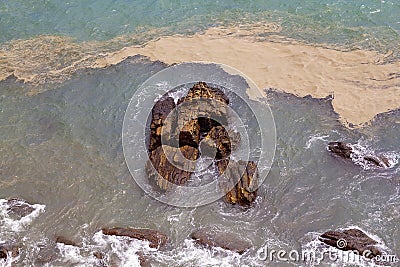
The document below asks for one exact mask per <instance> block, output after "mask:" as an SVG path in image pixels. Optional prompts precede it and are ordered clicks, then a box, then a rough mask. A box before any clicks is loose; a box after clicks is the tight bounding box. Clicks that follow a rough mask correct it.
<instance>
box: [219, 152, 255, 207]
mask: <svg viewBox="0 0 400 267" xmlns="http://www.w3.org/2000/svg"><path fill="white" fill-rule="evenodd" d="M228 166H229V168H228ZM217 168H218V171H219V173H220V175H223V176H222V177H221V180H220V183H219V185H220V187H221V188H222V190H224V191H225V193H226V195H225V197H224V199H225V201H226V202H228V203H231V204H239V205H241V206H250V205H251V204H252V203H253V202H254V201H255V200H256V197H257V188H258V171H257V164H256V163H255V162H253V161H248V162H246V161H243V160H239V161H238V162H236V161H232V160H229V159H224V160H220V161H218V162H217Z"/></svg>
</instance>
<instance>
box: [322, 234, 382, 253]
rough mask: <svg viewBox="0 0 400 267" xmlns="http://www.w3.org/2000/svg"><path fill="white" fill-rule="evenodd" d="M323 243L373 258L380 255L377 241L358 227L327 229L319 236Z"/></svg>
mask: <svg viewBox="0 0 400 267" xmlns="http://www.w3.org/2000/svg"><path fill="white" fill-rule="evenodd" d="M319 240H320V241H322V242H324V243H325V244H327V245H329V246H332V247H336V248H338V249H340V250H344V251H349V250H353V251H358V253H359V255H363V256H365V257H367V258H374V257H376V256H378V255H382V251H381V249H380V248H379V247H378V246H377V245H378V241H376V240H374V239H372V238H371V237H369V236H368V235H367V234H365V233H364V232H363V231H361V230H359V229H348V230H343V231H328V232H326V233H324V234H322V235H321V236H320V238H319Z"/></svg>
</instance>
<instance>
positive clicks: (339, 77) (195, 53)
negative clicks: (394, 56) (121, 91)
mask: <svg viewBox="0 0 400 267" xmlns="http://www.w3.org/2000/svg"><path fill="white" fill-rule="evenodd" d="M268 30H269V29H266V31H268ZM260 31H262V29H261V30H260V27H257V31H256V32H257V34H259V33H260ZM138 54H140V55H143V56H146V57H149V58H150V59H152V60H160V61H163V62H165V63H168V64H172V63H181V62H190V61H209V62H217V63H223V64H226V65H229V66H232V67H234V68H236V69H238V70H239V71H241V72H243V73H245V74H246V75H247V76H249V77H250V79H252V80H253V81H254V82H255V83H256V84H257V85H258V86H259V87H260V88H276V89H279V90H282V91H285V92H288V93H293V94H295V95H298V96H301V97H302V96H306V95H311V96H313V97H316V98H324V97H326V96H328V95H332V94H333V95H334V100H333V106H334V109H335V111H336V112H337V113H338V114H339V115H340V116H341V119H342V121H343V122H344V123H345V124H347V123H352V124H354V125H362V124H363V123H365V122H368V121H370V120H371V119H372V118H373V117H374V116H375V115H377V114H379V113H382V112H386V111H389V110H393V109H397V108H400V62H395V63H391V64H382V63H381V61H382V58H383V57H384V55H381V54H378V53H375V52H372V51H365V50H354V51H348V52H343V51H338V50H334V49H328V48H324V47H320V46H313V45H308V44H301V43H295V42H286V41H284V40H280V39H279V38H275V39H274V38H273V37H270V38H266V39H265V40H263V41H260V40H255V39H254V38H252V37H251V35H249V30H246V31H245V32H243V34H242V33H241V32H240V28H232V29H227V28H224V29H222V28H211V29H209V30H207V31H206V32H205V33H202V34H195V35H194V36H180V35H176V36H168V37H161V38H160V39H157V40H154V41H150V42H148V43H147V44H146V45H144V46H132V47H125V48H123V49H121V50H119V51H116V52H112V53H103V54H102V55H101V56H99V55H97V56H96V58H95V60H93V61H92V62H91V63H90V67H92V68H105V67H108V66H110V65H114V64H117V63H120V62H121V61H123V60H124V59H126V58H127V57H129V56H134V55H138ZM76 67H78V65H76ZM85 67H88V66H85ZM78 68H79V67H78ZM57 71H60V70H52V72H53V73H56V72H57ZM61 71H62V70H61ZM14 75H15V76H16V77H18V75H16V74H15V73H14ZM0 76H1V75H0ZM18 78H22V79H24V77H18ZM26 78H28V77H26ZM31 78H32V77H29V79H31ZM29 79H27V80H29Z"/></svg>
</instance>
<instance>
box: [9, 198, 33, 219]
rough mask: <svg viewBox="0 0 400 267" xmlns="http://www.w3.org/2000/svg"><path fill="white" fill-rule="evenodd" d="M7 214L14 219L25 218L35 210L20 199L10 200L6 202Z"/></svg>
mask: <svg viewBox="0 0 400 267" xmlns="http://www.w3.org/2000/svg"><path fill="white" fill-rule="evenodd" d="M6 205H7V213H8V214H9V215H11V216H14V217H19V218H22V217H25V216H28V215H29V214H31V213H32V212H33V211H34V210H35V209H34V207H33V206H32V204H30V203H28V202H27V201H25V200H23V199H20V198H11V199H9V200H7V202H6Z"/></svg>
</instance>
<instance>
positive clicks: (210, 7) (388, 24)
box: [0, 0, 400, 51]
mask: <svg viewBox="0 0 400 267" xmlns="http://www.w3.org/2000/svg"><path fill="white" fill-rule="evenodd" d="M399 14H400V3H399V2H397V1H373V0H369V1H355V0H352V1H344V0H343V1H326V0H325V1H317V0H311V1H262V0H258V1H251V2H249V1H228V0H225V1H223V0H221V1H214V0H207V1H167V0H159V1H138V0H135V1H1V2H0V42H5V41H9V40H12V39H26V38H31V37H34V36H37V35H41V34H46V35H65V36H71V37H74V38H76V39H77V40H79V41H85V40H109V39H112V38H114V37H116V36H121V35H130V34H135V33H141V32H146V31H148V30H150V29H159V28H164V30H165V33H193V32H197V31H200V30H204V29H205V28H208V27H210V26H214V25H223V24H231V23H253V22H258V21H269V22H277V23H280V24H281V25H282V27H283V32H282V34H283V35H285V36H290V37H295V38H297V39H301V40H305V41H309V42H318V43H325V42H327V43H334V44H340V45H345V46H349V47H355V46H362V47H367V48H368V47H369V48H373V49H378V50H381V51H387V50H389V49H396V47H397V46H398V45H397V44H398V43H399V31H400V17H399Z"/></svg>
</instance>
